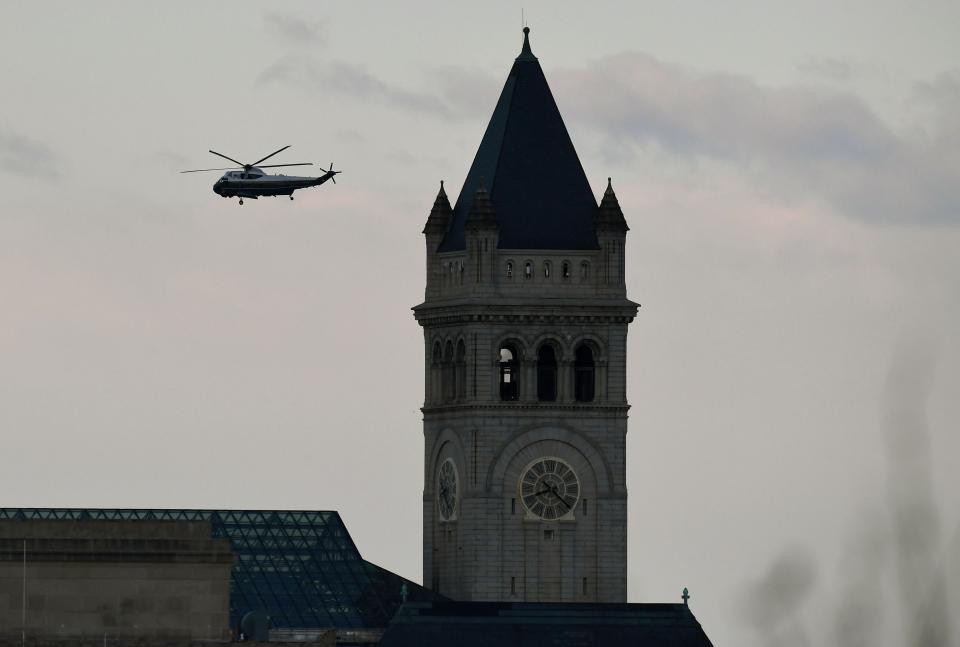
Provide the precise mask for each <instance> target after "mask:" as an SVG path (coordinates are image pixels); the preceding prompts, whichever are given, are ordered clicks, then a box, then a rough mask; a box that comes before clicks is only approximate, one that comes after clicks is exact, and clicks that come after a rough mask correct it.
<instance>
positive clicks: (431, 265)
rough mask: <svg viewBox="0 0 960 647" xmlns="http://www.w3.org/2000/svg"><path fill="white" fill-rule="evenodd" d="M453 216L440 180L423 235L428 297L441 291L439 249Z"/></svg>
mask: <svg viewBox="0 0 960 647" xmlns="http://www.w3.org/2000/svg"><path fill="white" fill-rule="evenodd" d="M452 214H453V208H452V207H451V206H450V200H449V199H448V198H447V192H446V191H445V190H444V188H443V180H440V191H439V192H438V193H437V198H436V199H435V200H434V201H433V208H432V209H430V215H429V216H427V222H426V223H425V224H424V225H423V232H422V233H423V234H424V235H425V236H426V242H427V254H426V258H427V287H426V296H427V298H429V297H431V296H436V294H437V293H438V291H439V282H440V277H439V272H440V262H439V260H438V259H437V247H439V246H440V241H442V240H443V236H444V234H446V232H447V229H448V228H449V227H450V216H451V215H452Z"/></svg>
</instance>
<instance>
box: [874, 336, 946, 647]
mask: <svg viewBox="0 0 960 647" xmlns="http://www.w3.org/2000/svg"><path fill="white" fill-rule="evenodd" d="M935 359H936V353H935V351H934V348H933V345H932V344H931V342H930V341H929V340H928V339H925V338H923V337H919V336H915V337H909V338H907V337H905V338H904V339H903V340H901V342H900V344H899V345H898V347H897V349H896V350H895V352H894V356H893V361H892V362H891V366H890V372H889V374H888V376H887V383H886V388H885V390H884V403H885V407H884V417H883V421H884V435H885V438H886V446H887V466H888V480H887V494H888V497H889V507H890V510H891V512H892V514H893V521H894V546H895V553H896V562H897V563H896V566H897V583H898V588H899V592H900V603H901V605H902V608H903V609H904V612H905V614H906V615H905V621H906V623H905V624H906V631H907V636H906V637H905V638H906V641H905V644H909V645H924V646H925V647H949V645H950V644H951V642H950V634H951V626H950V613H949V608H950V607H949V604H948V600H947V594H948V593H947V585H946V581H945V577H944V570H943V567H944V565H945V559H944V557H943V554H942V552H941V551H942V550H943V539H942V537H941V521H940V513H939V511H938V509H937V505H936V501H935V499H934V495H933V483H932V476H931V446H930V445H931V443H930V437H929V433H928V430H927V416H926V409H927V399H928V397H929V394H930V392H931V388H932V386H933V381H934V374H935V364H936V363H935Z"/></svg>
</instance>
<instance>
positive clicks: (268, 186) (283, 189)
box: [213, 167, 339, 200]
mask: <svg viewBox="0 0 960 647" xmlns="http://www.w3.org/2000/svg"><path fill="white" fill-rule="evenodd" d="M338 172H339V171H332V170H331V171H327V172H326V173H324V174H323V175H321V176H319V177H300V176H296V175H269V174H267V173H264V172H263V171H261V170H260V169H259V168H257V167H252V168H250V169H249V170H242V171H230V172H229V173H224V174H223V177H221V178H220V179H219V180H217V182H216V184H214V185H213V192H214V193H216V194H217V195H220V196H222V197H224V198H237V197H238V198H253V199H254V200H256V199H257V198H259V197H261V196H278V195H289V196H292V195H293V192H294V191H296V190H297V189H306V188H308V187H311V186H320V185H321V184H323V183H324V182H326V181H327V180H329V179H331V178H332V177H333V176H334V175H335V174H336V173H338Z"/></svg>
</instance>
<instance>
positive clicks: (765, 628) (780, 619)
mask: <svg viewBox="0 0 960 647" xmlns="http://www.w3.org/2000/svg"><path fill="white" fill-rule="evenodd" d="M816 580H817V570H816V564H815V562H814V559H813V557H812V556H811V555H810V553H809V552H807V551H806V550H803V549H800V548H793V549H789V550H786V551H784V552H783V553H781V554H780V555H779V556H778V557H777V558H776V559H775V560H774V561H773V563H772V564H771V565H770V567H769V569H768V570H767V572H766V573H765V574H764V575H763V576H762V577H761V578H760V579H758V580H756V581H754V582H751V583H750V584H749V585H748V586H747V587H746V589H745V590H744V592H743V595H742V598H741V602H740V604H741V612H742V615H743V618H744V619H745V620H746V621H747V623H748V624H750V626H752V627H753V628H754V630H756V632H757V633H758V635H759V636H760V638H761V639H762V641H763V644H766V645H782V646H784V645H785V646H794V645H795V646H797V647H801V646H804V645H809V644H810V640H809V638H808V636H807V633H806V630H805V629H804V627H803V624H802V622H801V618H800V611H801V609H802V607H803V605H804V603H805V602H806V601H807V599H808V598H809V597H810V594H811V593H812V591H813V587H814V584H815V583H816Z"/></svg>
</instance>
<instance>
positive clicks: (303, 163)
mask: <svg viewBox="0 0 960 647" xmlns="http://www.w3.org/2000/svg"><path fill="white" fill-rule="evenodd" d="M278 166H313V162H296V163H294V164H264V165H262V166H257V168H276V167H278Z"/></svg>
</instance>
